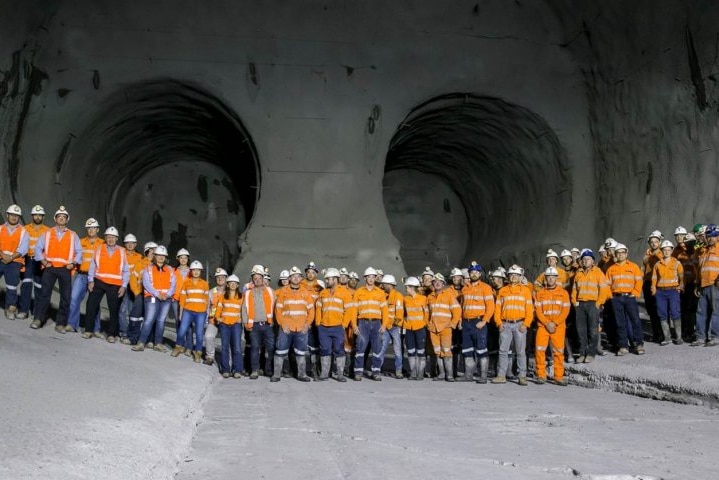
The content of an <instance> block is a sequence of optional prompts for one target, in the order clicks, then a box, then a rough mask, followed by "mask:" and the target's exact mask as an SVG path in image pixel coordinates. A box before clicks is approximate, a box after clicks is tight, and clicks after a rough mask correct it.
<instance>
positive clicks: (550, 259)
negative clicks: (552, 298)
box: [534, 248, 571, 291]
mask: <svg viewBox="0 0 719 480" xmlns="http://www.w3.org/2000/svg"><path fill="white" fill-rule="evenodd" d="M562 253H564V252H562ZM570 256H571V255H570ZM545 259H546V262H547V267H555V268H556V269H557V273H558V274H559V285H560V286H562V287H564V285H566V284H567V282H568V281H569V279H568V277H567V272H566V271H565V270H564V269H560V268H559V265H558V264H559V254H558V253H557V252H555V251H554V250H552V249H551V248H550V249H549V250H547V255H546V256H545ZM545 271H546V270H545ZM542 288H544V272H542V273H540V274H539V275H538V276H537V279H536V280H535V281H534V289H535V291H537V290H541V289H542Z"/></svg>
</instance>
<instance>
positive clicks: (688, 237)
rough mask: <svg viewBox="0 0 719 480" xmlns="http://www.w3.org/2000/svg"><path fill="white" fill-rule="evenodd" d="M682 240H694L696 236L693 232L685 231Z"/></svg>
mask: <svg viewBox="0 0 719 480" xmlns="http://www.w3.org/2000/svg"><path fill="white" fill-rule="evenodd" d="M684 241H685V242H696V241H697V237H696V236H695V235H694V234H693V233H691V232H689V233H687V236H686V237H685V238H684Z"/></svg>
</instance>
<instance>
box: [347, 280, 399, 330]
mask: <svg viewBox="0 0 719 480" xmlns="http://www.w3.org/2000/svg"><path fill="white" fill-rule="evenodd" d="M352 303H353V304H354V305H353V308H352V316H351V318H352V328H357V320H358V319H367V320H380V321H381V322H382V325H385V326H386V325H390V323H389V311H388V310H387V296H386V295H385V293H384V291H383V290H381V289H380V288H379V287H373V288H372V290H369V289H368V288H367V286H362V287H360V288H358V289H357V291H356V292H355V294H354V296H353V298H352Z"/></svg>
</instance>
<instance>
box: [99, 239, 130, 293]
mask: <svg viewBox="0 0 719 480" xmlns="http://www.w3.org/2000/svg"><path fill="white" fill-rule="evenodd" d="M125 268H129V267H127V255H126V253H125V248H123V247H120V246H119V245H117V246H115V247H114V249H113V252H112V255H110V251H109V250H108V247H107V246H106V245H105V244H104V243H103V244H102V245H100V246H98V247H97V250H95V275H94V278H96V279H98V280H102V281H103V282H105V283H107V284H108V285H117V286H122V273H123V270H125Z"/></svg>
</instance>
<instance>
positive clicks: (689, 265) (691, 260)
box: [672, 245, 697, 285]
mask: <svg viewBox="0 0 719 480" xmlns="http://www.w3.org/2000/svg"><path fill="white" fill-rule="evenodd" d="M672 256H673V257H674V258H676V259H677V260H679V261H680V262H681V264H682V268H683V269H684V285H691V284H692V283H694V282H696V279H697V259H696V257H695V256H694V255H693V254H690V253H689V251H688V250H687V248H686V246H685V245H677V248H675V249H674V251H673V252H672Z"/></svg>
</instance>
